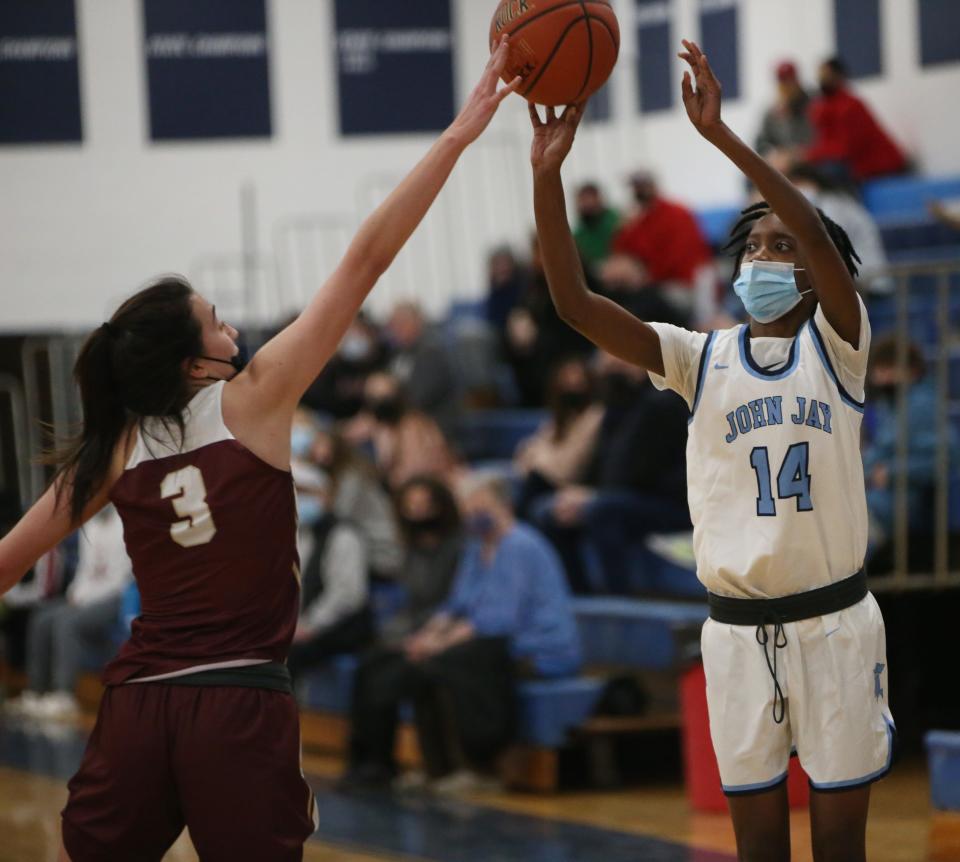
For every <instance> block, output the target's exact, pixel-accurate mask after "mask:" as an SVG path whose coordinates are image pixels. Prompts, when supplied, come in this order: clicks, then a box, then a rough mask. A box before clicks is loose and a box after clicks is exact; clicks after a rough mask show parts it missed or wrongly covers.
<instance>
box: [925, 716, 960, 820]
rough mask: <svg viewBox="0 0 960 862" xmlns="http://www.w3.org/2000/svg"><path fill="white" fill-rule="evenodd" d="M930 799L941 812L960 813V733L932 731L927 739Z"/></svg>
mask: <svg viewBox="0 0 960 862" xmlns="http://www.w3.org/2000/svg"><path fill="white" fill-rule="evenodd" d="M925 742H926V746H927V759H928V762H929V766H930V799H931V801H932V802H933V807H934V808H938V809H940V810H941V811H960V733H957V732H956V731H953V732H951V731H946V730H932V731H930V732H929V733H928V734H927V735H926V738H925Z"/></svg>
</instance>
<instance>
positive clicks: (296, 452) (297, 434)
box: [290, 425, 313, 458]
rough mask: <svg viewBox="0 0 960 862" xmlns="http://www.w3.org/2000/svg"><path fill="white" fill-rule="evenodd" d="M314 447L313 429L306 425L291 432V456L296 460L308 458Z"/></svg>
mask: <svg viewBox="0 0 960 862" xmlns="http://www.w3.org/2000/svg"><path fill="white" fill-rule="evenodd" d="M312 445H313V429H312V428H308V427H307V426H306V425H297V426H296V427H295V428H294V429H293V431H291V432H290V454H291V455H292V456H293V457H294V458H306V457H307V456H308V455H309V454H310V447H311V446H312Z"/></svg>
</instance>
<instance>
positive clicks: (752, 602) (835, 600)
mask: <svg viewBox="0 0 960 862" xmlns="http://www.w3.org/2000/svg"><path fill="white" fill-rule="evenodd" d="M866 595H867V575H866V573H865V572H864V571H863V570H862V569H861V570H860V571H859V572H857V573H856V574H855V575H851V576H850V577H849V578H844V579H843V580H842V581H837V582H836V583H835V584H829V585H827V586H825V587H819V588H817V589H815V590H809V591H808V592H805V593H796V594H795V595H792V596H783V597H782V598H779V599H734V598H731V597H729V596H718V595H716V594H715V593H707V601H708V602H709V604H710V618H711V619H713V620H716V621H717V622H718V623H729V624H730V625H734V626H759V625H763V624H764V623H770V622H774V621H776V622H779V623H795V622H797V621H798V620H806V619H809V618H810V617H820V616H823V615H824V614H834V613H836V612H837V611H842V610H843V609H844V608H849V607H851V606H852V605H855V604H856V603H857V602H859V601H861V600H862V599H863V598H864V597H865V596H866Z"/></svg>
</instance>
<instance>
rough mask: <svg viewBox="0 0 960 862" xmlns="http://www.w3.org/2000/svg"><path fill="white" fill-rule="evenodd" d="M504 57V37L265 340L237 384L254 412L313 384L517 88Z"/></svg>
mask: <svg viewBox="0 0 960 862" xmlns="http://www.w3.org/2000/svg"><path fill="white" fill-rule="evenodd" d="M507 52H508V43H507V39H506V37H504V39H503V40H502V41H501V43H500V46H499V48H498V49H497V51H496V52H494V54H493V55H492V56H491V58H490V61H489V63H488V64H487V67H486V69H485V71H484V73H483V76H482V77H481V79H480V82H479V83H478V84H477V86H476V88H475V89H474V90H473V92H472V93H471V94H470V97H469V99H468V100H467V103H466V105H465V106H464V107H463V109H462V110H461V112H460V114H459V115H458V116H457V118H456V120H454V122H453V123H452V125H451V126H450V127H449V128H448V129H447V130H446V131H445V132H444V133H443V134H442V135H441V136H440V137H439V138H438V139H437V141H436V142H435V143H434V145H433V146H432V147H431V148H430V151H429V152H428V153H427V154H426V156H424V158H423V159H422V160H421V161H420V162H419V164H417V166H416V167H415V168H414V169H413V170H412V171H411V172H410V173H409V174H408V175H407V176H406V178H405V179H404V180H403V181H402V182H401V183H400V185H399V186H397V188H396V189H394V191H393V193H392V194H391V195H390V196H389V197H388V198H387V199H386V201H384V202H383V204H381V205H380V207H378V208H377V210H376V211H375V212H374V213H373V214H372V215H371V216H369V217H368V218H367V220H366V221H365V222H364V223H363V225H362V226H361V227H360V230H359V231H358V233H357V235H356V237H354V239H353V241H352V242H351V244H350V247H349V248H348V249H347V251H346V254H345V255H344V257H343V259H342V260H341V261H340V264H339V266H338V267H337V268H336V270H335V271H334V272H333V274H332V275H331V276H330V278H329V279H328V280H327V281H326V283H325V284H324V285H323V286H322V287H321V288H320V290H319V291H317V294H316V295H315V296H314V297H313V299H312V300H311V301H310V303H309V304H308V305H307V307H306V308H305V309H304V311H303V313H302V314H301V315H300V316H299V317H298V318H297V319H296V320H295V321H294V322H293V323H292V324H290V326H288V327H287V328H286V329H284V330H283V331H282V332H281V333H280V334H279V335H277V336H276V337H275V338H274V339H273V340H271V341H270V342H268V343H267V344H266V345H265V346H264V347H263V348H262V349H261V350H260V351H259V352H258V353H257V355H256V356H255V357H254V359H253V361H252V362H251V363H250V366H249V368H248V372H247V374H245V375H241V376H240V378H238V379H237V382H238V383H241V384H242V385H245V386H246V387H247V389H248V390H250V392H249V394H250V403H251V408H252V409H254V410H258V409H259V410H262V409H264V408H267V409H269V408H271V407H273V406H277V405H284V406H286V407H288V408H289V409H291V410H292V408H293V406H295V405H296V404H297V402H298V401H299V400H300V398H301V396H302V395H303V393H304V392H305V391H306V389H307V387H308V386H309V385H310V384H311V383H312V382H313V381H314V380H315V379H316V377H317V375H318V374H319V373H320V371H321V370H322V369H323V366H324V365H325V364H326V363H327V361H328V360H329V358H330V356H332V355H333V353H334V351H335V350H336V349H337V345H338V344H339V343H340V340H341V339H342V338H343V335H344V333H345V332H346V330H347V327H348V326H349V325H350V322H351V321H352V320H353V318H354V317H355V316H356V313H357V311H358V310H359V309H360V306H361V305H362V304H363V302H364V300H365V299H366V298H367V295H368V294H369V293H370V291H371V289H372V288H373V286H374V285H375V284H376V282H377V280H378V279H379V278H380V276H381V275H383V273H384V272H385V271H386V270H387V268H388V267H389V266H390V264H391V263H392V261H393V259H394V258H395V257H396V256H397V254H398V252H399V251H400V250H401V249H402V248H403V246H404V244H405V243H406V242H407V240H408V239H409V238H410V236H411V235H412V234H413V232H414V230H416V228H417V226H418V225H419V224H420V222H421V221H422V220H423V217H424V216H425V215H426V214H427V211H428V210H429V209H430V206H431V205H432V204H433V202H434V200H435V199H436V197H437V195H438V194H439V193H440V190H441V189H442V188H443V186H444V183H445V182H446V181H447V178H448V177H449V176H450V173H451V171H452V170H453V168H454V165H456V163H457V160H458V159H459V158H460V155H461V154H462V153H463V151H464V150H465V149H466V148H467V147H468V146H469V145H470V144H471V143H472V142H473V141H474V140H476V139H477V138H478V137H479V136H480V134H481V133H482V132H483V130H484V129H486V127H487V125H488V124H489V123H490V120H491V119H492V118H493V116H494V114H495V113H496V111H497V108H498V107H499V105H500V103H501V102H502V101H503V100H504V99H505V98H506V97H507V96H508V95H509V94H510V93H512V92H513V91H514V90H515V89H516V88H517V86H518V85H519V83H520V79H519V78H517V79H516V80H514V81H513V82H511V83H510V84H509V85H508V86H505V87H502V88H500V89H498V88H497V84H498V81H499V79H500V74H501V72H502V71H503V69H504V67H505V65H506V62H507ZM244 377H246V378H247V379H246V380H241V378H244ZM245 394H246V393H245Z"/></svg>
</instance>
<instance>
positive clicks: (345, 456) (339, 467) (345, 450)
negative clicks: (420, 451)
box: [308, 426, 403, 578]
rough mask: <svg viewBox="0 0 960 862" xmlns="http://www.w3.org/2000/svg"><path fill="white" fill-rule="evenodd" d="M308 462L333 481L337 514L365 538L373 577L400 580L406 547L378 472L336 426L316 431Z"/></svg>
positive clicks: (332, 500) (332, 504)
mask: <svg viewBox="0 0 960 862" xmlns="http://www.w3.org/2000/svg"><path fill="white" fill-rule="evenodd" d="M308 460H309V462H310V463H312V464H313V465H314V466H316V467H319V468H320V469H321V470H323V471H324V472H325V473H326V474H327V475H328V476H329V477H330V483H331V485H330V500H331V503H330V505H331V509H332V511H333V514H334V515H335V516H336V517H337V518H338V519H339V520H340V521H342V522H345V523H349V524H352V525H353V526H354V527H356V528H357V529H358V530H359V531H360V533H361V534H362V535H363V538H364V543H365V547H366V555H367V559H368V561H369V564H370V570H371V572H372V574H373V575H374V576H376V577H382V578H392V577H394V576H396V574H397V572H398V571H399V569H400V565H401V564H402V562H403V547H402V543H401V537H400V532H399V530H398V527H397V519H396V516H395V513H394V510H393V503H392V502H391V500H390V495H389V494H388V493H387V492H386V490H384V487H383V484H382V483H381V482H380V478H379V476H378V475H377V468H376V467H375V466H374V465H373V463H372V462H371V461H370V459H368V458H366V457H365V456H364V455H362V454H361V453H360V452H359V451H357V449H356V448H354V447H353V446H351V445H350V443H349V442H347V440H346V439H345V438H344V436H343V434H342V433H341V431H340V430H338V429H336V428H334V427H332V426H320V427H319V428H318V429H317V430H316V432H315V434H314V436H313V438H312V440H311V443H310V449H309V453H308Z"/></svg>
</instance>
